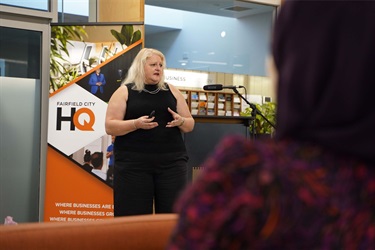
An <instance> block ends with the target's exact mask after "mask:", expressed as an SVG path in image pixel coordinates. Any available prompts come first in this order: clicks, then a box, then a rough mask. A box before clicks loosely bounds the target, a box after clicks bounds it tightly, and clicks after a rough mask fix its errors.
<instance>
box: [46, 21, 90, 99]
mask: <svg viewBox="0 0 375 250" xmlns="http://www.w3.org/2000/svg"><path fill="white" fill-rule="evenodd" d="M84 36H87V33H86V31H85V30H84V28H83V27H81V26H52V27H51V45H50V46H51V52H50V92H54V91H56V90H57V89H59V88H61V87H62V86H64V85H65V84H67V83H68V82H70V81H71V80H73V79H74V78H76V77H77V76H78V71H77V69H76V68H75V67H72V66H71V64H70V62H69V61H68V60H67V59H65V58H64V55H65V56H67V57H68V58H69V51H68V44H70V45H71V44H72V43H71V42H70V41H69V40H73V39H76V40H79V41H84V40H83V37H84Z"/></svg>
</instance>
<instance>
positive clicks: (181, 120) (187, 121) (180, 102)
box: [167, 83, 195, 133]
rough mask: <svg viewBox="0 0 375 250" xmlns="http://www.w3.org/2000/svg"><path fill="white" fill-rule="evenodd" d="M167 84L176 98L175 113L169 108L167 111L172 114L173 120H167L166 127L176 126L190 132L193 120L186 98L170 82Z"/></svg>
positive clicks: (193, 123) (192, 127)
mask: <svg viewBox="0 0 375 250" xmlns="http://www.w3.org/2000/svg"><path fill="white" fill-rule="evenodd" d="M168 86H169V89H170V90H171V91H172V94H173V95H174V97H175V98H176V100H177V113H175V112H173V111H172V110H171V109H169V112H170V113H171V114H172V116H173V119H174V120H173V121H171V122H169V123H168V124H167V127H176V126H178V127H179V128H180V130H181V131H182V132H184V133H188V132H191V131H192V130H193V129H194V125H195V121H194V118H193V116H192V115H191V113H190V111H189V107H188V105H187V103H186V100H185V98H184V96H183V95H182V94H181V92H180V90H179V89H177V88H176V87H175V86H173V85H172V84H170V83H168Z"/></svg>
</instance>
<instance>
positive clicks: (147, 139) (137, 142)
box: [114, 83, 186, 153]
mask: <svg viewBox="0 0 375 250" xmlns="http://www.w3.org/2000/svg"><path fill="white" fill-rule="evenodd" d="M126 86H127V88H128V93H129V95H128V101H127V104H126V112H125V117H124V120H129V119H137V118H139V117H141V116H144V115H149V114H150V113H151V111H153V110H155V119H154V121H156V122H157V123H158V124H159V126H158V127H156V128H153V129H150V130H144V129H137V130H135V131H134V132H130V133H128V134H126V135H123V136H116V139H115V144H114V145H115V149H116V150H120V151H127V152H139V153H172V152H186V148H185V143H184V141H183V137H182V135H183V134H182V133H181V131H180V129H179V128H178V127H173V128H167V127H166V125H167V122H170V121H172V120H173V117H172V115H171V114H170V113H169V112H168V107H169V108H171V109H172V110H173V111H175V112H176V109H177V100H176V98H175V97H174V95H173V94H172V92H171V90H170V89H169V87H168V90H160V91H159V92H157V93H156V94H150V93H148V92H145V91H141V92H139V91H137V90H133V89H132V86H134V83H128V84H126ZM156 88H157V85H146V90H149V91H153V90H155V89H156Z"/></svg>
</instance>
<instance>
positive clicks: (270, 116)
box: [241, 102, 276, 134]
mask: <svg viewBox="0 0 375 250" xmlns="http://www.w3.org/2000/svg"><path fill="white" fill-rule="evenodd" d="M255 106H256V108H257V110H258V111H259V112H260V113H261V114H263V116H264V117H266V118H267V120H268V121H270V122H271V123H272V124H275V123H276V103H274V102H266V103H263V104H262V105H260V104H255ZM252 111H253V110H252V108H251V107H248V108H246V109H245V110H244V111H243V112H241V116H251V115H252ZM253 126H255V132H256V134H273V132H274V128H273V127H272V125H271V124H270V123H269V122H267V121H266V120H265V119H264V118H263V117H262V116H261V115H260V114H259V113H258V112H257V113H256V116H255V121H254V122H252V123H251V124H250V126H249V129H250V132H253V130H254V127H253Z"/></svg>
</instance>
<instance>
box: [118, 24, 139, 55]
mask: <svg viewBox="0 0 375 250" xmlns="http://www.w3.org/2000/svg"><path fill="white" fill-rule="evenodd" d="M111 33H112V35H113V36H114V37H115V38H116V39H117V41H118V42H119V43H120V44H121V47H122V48H123V49H124V45H126V46H129V45H131V44H133V43H135V42H136V41H138V40H140V39H141V37H142V35H141V31H140V30H137V31H134V27H133V25H130V24H125V25H122V27H121V31H120V32H118V31H116V30H114V29H112V30H111Z"/></svg>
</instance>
